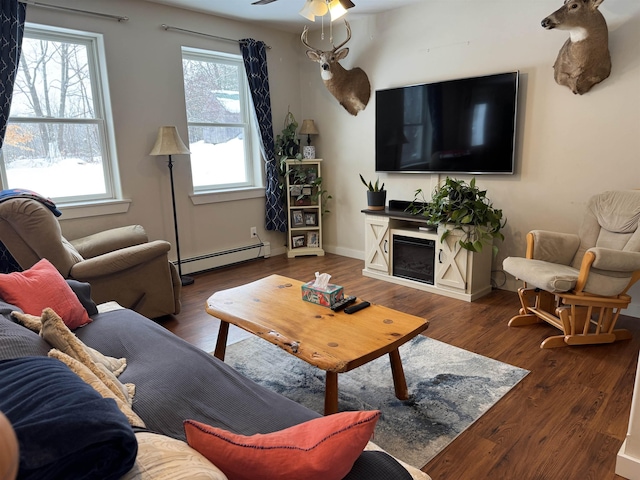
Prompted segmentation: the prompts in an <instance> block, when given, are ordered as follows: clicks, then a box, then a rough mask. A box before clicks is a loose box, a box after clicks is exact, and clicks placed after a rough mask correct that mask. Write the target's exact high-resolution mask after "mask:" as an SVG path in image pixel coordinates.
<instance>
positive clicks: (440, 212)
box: [409, 177, 507, 255]
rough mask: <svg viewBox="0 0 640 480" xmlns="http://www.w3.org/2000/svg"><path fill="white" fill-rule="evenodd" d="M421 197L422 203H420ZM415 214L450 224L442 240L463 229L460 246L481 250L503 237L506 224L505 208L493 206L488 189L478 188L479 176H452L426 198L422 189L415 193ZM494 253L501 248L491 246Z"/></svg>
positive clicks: (429, 220)
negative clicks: (502, 230) (503, 211)
mask: <svg viewBox="0 0 640 480" xmlns="http://www.w3.org/2000/svg"><path fill="white" fill-rule="evenodd" d="M418 200H420V202H418ZM409 208H410V209H411V213H413V214H414V215H424V216H425V217H427V219H428V222H429V223H430V224H432V225H447V226H448V228H447V229H446V230H445V231H444V232H443V234H442V236H441V237H440V241H441V242H442V241H444V240H445V239H446V238H447V236H449V235H450V234H451V232H452V231H453V230H459V231H462V232H463V235H462V237H461V238H460V240H459V243H460V246H461V247H462V248H465V249H467V250H470V251H472V252H480V251H482V247H483V246H484V245H486V244H488V243H493V239H494V238H499V239H500V240H504V235H503V234H502V233H500V230H501V229H502V228H503V227H504V226H505V224H506V223H507V222H506V219H505V220H503V216H502V210H499V209H496V208H493V204H492V203H491V200H489V198H487V191H486V190H480V189H479V188H478V187H476V179H475V178H473V179H471V181H470V182H469V183H466V182H465V181H464V180H456V179H454V178H449V177H447V179H446V180H445V182H444V184H443V185H442V186H441V187H440V188H438V189H436V190H435V191H434V192H433V194H432V195H431V200H430V201H427V200H426V199H425V197H424V194H423V192H422V190H417V191H416V193H415V198H414V203H413V204H412V206H411V207H409ZM492 248H493V253H494V255H495V254H496V253H497V252H498V247H497V246H496V245H492Z"/></svg>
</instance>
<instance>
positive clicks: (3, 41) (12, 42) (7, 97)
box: [0, 0, 27, 148]
mask: <svg viewBox="0 0 640 480" xmlns="http://www.w3.org/2000/svg"><path fill="white" fill-rule="evenodd" d="M0 4H1V5H2V7H1V10H0V148H2V144H3V143H4V134H5V132H6V130H7V121H8V120H9V110H10V109H11V97H12V95H13V83H14V81H15V79H16V72H17V70H18V62H19V61H20V49H21V47H22V34H23V33H24V18H25V13H26V8H27V7H26V5H25V4H24V3H19V2H18V0H2V2H0Z"/></svg>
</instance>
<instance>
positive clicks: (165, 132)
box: [149, 126, 194, 286]
mask: <svg viewBox="0 0 640 480" xmlns="http://www.w3.org/2000/svg"><path fill="white" fill-rule="evenodd" d="M190 153H191V152H190V151H189V149H188V148H187V146H186V145H185V144H184V143H183V142H182V139H181V138H180V135H179V134H178V129H177V128H176V127H174V126H168V127H160V128H159V129H158V138H157V139H156V144H155V145H154V146H153V149H152V150H151V152H150V153H149V155H153V156H158V155H168V156H169V163H168V166H169V177H170V179H171V203H172V205H173V226H174V228H175V231H176V254H177V257H178V275H180V282H181V283H182V285H183V286H184V285H191V284H192V283H193V282H194V279H193V277H188V276H186V275H185V276H183V275H182V264H181V260H180V240H179V237H178V216H177V214H176V194H175V191H174V187H173V161H172V159H171V155H187V154H190Z"/></svg>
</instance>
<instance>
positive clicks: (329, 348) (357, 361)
mask: <svg viewBox="0 0 640 480" xmlns="http://www.w3.org/2000/svg"><path fill="white" fill-rule="evenodd" d="M301 285H302V282H299V281H297V280H293V279H291V278H287V277H283V276H280V275H271V276H269V277H266V278H263V279H261V280H258V281H256V282H252V283H249V284H247V285H242V286H240V287H236V288H230V289H228V290H222V291H220V292H216V293H214V294H213V295H212V296H211V297H209V299H208V300H207V306H206V310H207V313H209V314H210V315H212V316H214V317H216V318H218V319H220V320H221V322H220V331H219V333H218V340H217V343H216V350H215V352H214V355H215V356H216V357H217V358H219V359H220V360H224V355H225V350H226V345H227V335H228V333H229V324H230V323H231V324H233V325H236V326H238V327H240V328H242V329H244V330H246V331H248V332H250V333H253V334H254V335H257V336H258V337H260V338H264V339H265V340H267V341H269V342H271V343H273V344H274V345H277V346H278V347H280V348H282V349H283V350H285V351H286V352H288V353H290V354H291V355H294V356H296V357H298V358H300V359H302V360H304V361H305V362H307V363H309V364H311V365H313V366H315V367H318V368H320V369H322V370H325V371H326V372H327V376H326V390H325V402H324V413H325V415H329V414H331V413H336V412H337V411H338V373H342V372H348V371H350V370H353V369H354V368H357V367H359V366H361V365H364V364H365V363H368V362H370V361H371V360H374V359H376V358H378V357H381V356H382V355H384V354H387V353H388V354H389V358H390V360H391V373H392V375H393V383H394V387H395V394H396V397H398V398H399V399H400V400H406V399H407V398H408V396H409V392H408V390H407V382H406V380H405V376H404V370H403V369H402V361H401V359H400V353H399V352H398V347H399V346H400V345H403V344H404V343H406V342H408V341H409V340H411V339H412V338H413V337H415V336H416V335H418V334H419V333H420V332H422V331H424V330H426V328H427V327H428V325H429V322H428V321H427V320H426V319H424V318H419V317H415V316H413V315H408V314H406V313H402V312H398V311H396V310H392V309H390V308H386V307H382V306H380V305H373V304H372V305H371V306H370V307H368V308H365V309H363V310H360V311H359V312H356V313H353V314H351V315H348V314H346V313H344V312H333V311H331V310H330V309H329V308H327V307H322V306H320V305H315V304H312V303H308V302H305V301H303V300H302V293H301V289H300V287H301Z"/></svg>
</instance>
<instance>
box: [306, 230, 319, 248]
mask: <svg viewBox="0 0 640 480" xmlns="http://www.w3.org/2000/svg"><path fill="white" fill-rule="evenodd" d="M307 247H312V248H318V247H320V237H319V236H318V232H307Z"/></svg>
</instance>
